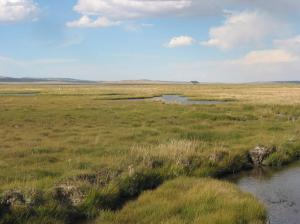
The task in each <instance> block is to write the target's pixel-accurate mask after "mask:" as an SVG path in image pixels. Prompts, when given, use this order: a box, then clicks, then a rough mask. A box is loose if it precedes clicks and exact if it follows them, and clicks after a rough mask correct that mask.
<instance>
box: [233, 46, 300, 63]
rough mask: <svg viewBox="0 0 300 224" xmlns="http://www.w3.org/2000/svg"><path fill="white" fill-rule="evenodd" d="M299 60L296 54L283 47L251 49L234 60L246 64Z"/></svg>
mask: <svg viewBox="0 0 300 224" xmlns="http://www.w3.org/2000/svg"><path fill="white" fill-rule="evenodd" d="M296 60H298V57H297V56H296V55H293V54H292V53H290V52H288V51H286V50H283V49H269V50H259V51H251V52H249V53H248V54H247V55H246V56H245V57H243V58H242V59H238V60H234V61H232V62H234V63H241V64H245V65H255V64H276V63H287V62H294V61H296Z"/></svg>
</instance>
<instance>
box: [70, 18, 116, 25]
mask: <svg viewBox="0 0 300 224" xmlns="http://www.w3.org/2000/svg"><path fill="white" fill-rule="evenodd" d="M119 24H120V22H119V21H111V20H109V19H107V18H106V17H98V18H97V19H95V20H92V19H91V18H90V17H89V16H82V17H81V18H80V19H79V20H75V21H72V22H68V23H67V26H68V27H77V28H82V27H87V28H98V27H109V26H117V25H119Z"/></svg>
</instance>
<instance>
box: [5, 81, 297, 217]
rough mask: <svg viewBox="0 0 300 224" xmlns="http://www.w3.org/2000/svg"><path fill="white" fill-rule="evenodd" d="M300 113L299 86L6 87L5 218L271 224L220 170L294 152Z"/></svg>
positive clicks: (278, 160) (279, 159)
mask: <svg viewBox="0 0 300 224" xmlns="http://www.w3.org/2000/svg"><path fill="white" fill-rule="evenodd" d="M164 94H178V95H184V96H187V97H189V98H190V99H192V100H212V101H213V100H217V101H224V103H221V104H216V105H180V104H167V103H163V102H159V101H153V100H151V97H155V96H161V95H164ZM299 118H300V86H299V85H296V84H247V85H246V84H245V85H229V84H228V85H225V84H219V85H217V84H214V85H212V84H210V85H204V84H197V85H192V84H187V85H183V84H180V85H129V84H128V85H29V84H28V85H0V136H1V140H0V151H1V153H0V169H1V172H0V192H1V195H2V196H1V204H0V220H1V221H0V223H74V222H77V221H78V222H79V221H80V222H96V223H265V220H266V212H265V210H264V208H263V206H262V205H261V204H260V202H258V201H257V200H256V199H255V198H254V197H253V196H251V195H249V194H246V193H243V192H241V191H240V190H239V189H238V188H237V187H236V186H234V185H233V184H230V183H227V182H226V181H224V180H220V177H223V176H225V175H228V174H231V173H235V172H239V171H240V170H243V169H248V168H249V166H250V165H249V161H248V151H249V150H250V149H252V148H254V147H255V146H257V145H265V146H276V148H277V149H278V150H277V151H276V152H275V153H273V154H272V155H271V156H270V157H269V158H267V159H266V160H265V161H264V165H266V166H283V165H285V164H287V163H290V162H292V161H294V160H296V159H298V158H299V156H300V119H299ZM201 189H204V190H203V191H202V190H201ZM173 198H174V200H173ZM129 201H130V202H129ZM174 201H175V202H174ZM170 217H173V218H172V219H171V218H170ZM199 220H200V221H199ZM221 221H222V222H221Z"/></svg>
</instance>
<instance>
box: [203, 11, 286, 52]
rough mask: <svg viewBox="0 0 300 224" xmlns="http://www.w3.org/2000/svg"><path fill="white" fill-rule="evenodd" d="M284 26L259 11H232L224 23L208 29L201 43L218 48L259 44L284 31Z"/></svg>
mask: <svg viewBox="0 0 300 224" xmlns="http://www.w3.org/2000/svg"><path fill="white" fill-rule="evenodd" d="M284 30H285V27H284V26H283V24H281V23H280V22H279V21H277V20H276V19H274V18H272V17H271V16H269V15H268V14H266V13H262V12H260V11H253V12H248V11H244V12H241V13H232V14H229V15H227V18H226V20H225V21H224V24H223V25H222V26H219V27H214V28H211V29H210V32H209V34H210V39H209V40H208V41H204V42H202V43H201V44H202V45H204V46H208V47H218V48H220V49H225V50H226V49H231V48H234V47H240V46H248V45H252V44H256V45H257V44H260V43H261V42H262V41H263V40H264V39H265V38H267V37H269V36H271V35H278V34H279V32H284Z"/></svg>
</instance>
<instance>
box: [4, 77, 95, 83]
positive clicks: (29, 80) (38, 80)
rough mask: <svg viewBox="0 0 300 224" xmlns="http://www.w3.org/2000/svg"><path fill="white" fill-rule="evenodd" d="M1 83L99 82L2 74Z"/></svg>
mask: <svg viewBox="0 0 300 224" xmlns="http://www.w3.org/2000/svg"><path fill="white" fill-rule="evenodd" d="M0 83H73V84H76V83H78V84H80V83H82V84H84V83H87V84H88V83H97V82H95V81H89V80H80V79H71V78H29V77H28V78H27V77H22V78H13V77H7V76H0Z"/></svg>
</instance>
